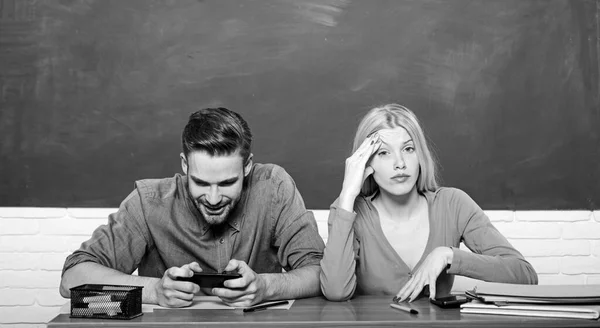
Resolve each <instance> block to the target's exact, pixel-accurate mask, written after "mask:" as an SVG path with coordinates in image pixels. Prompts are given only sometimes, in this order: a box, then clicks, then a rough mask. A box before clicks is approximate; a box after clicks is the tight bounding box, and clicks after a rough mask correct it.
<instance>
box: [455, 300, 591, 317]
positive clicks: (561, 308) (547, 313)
mask: <svg viewBox="0 0 600 328" xmlns="http://www.w3.org/2000/svg"><path fill="white" fill-rule="evenodd" d="M460 313H465V314H469V313H470V314H496V315H512V316H529V317H546V318H573V319H591V320H596V319H598V318H600V305H576V306H573V305H544V304H541V305H540V304H518V305H517V304H515V305H502V306H499V305H496V304H486V303H481V302H479V301H477V300H474V301H472V302H470V303H465V304H462V305H461V306H460Z"/></svg>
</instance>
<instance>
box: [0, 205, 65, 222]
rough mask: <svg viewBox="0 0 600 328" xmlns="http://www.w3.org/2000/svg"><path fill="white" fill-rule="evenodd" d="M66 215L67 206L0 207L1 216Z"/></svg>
mask: <svg viewBox="0 0 600 328" xmlns="http://www.w3.org/2000/svg"><path fill="white" fill-rule="evenodd" d="M66 215H67V209H66V208H53V207H0V217H2V218H34V219H36V218H62V217H64V216H66Z"/></svg>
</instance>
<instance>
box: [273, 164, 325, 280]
mask: <svg viewBox="0 0 600 328" xmlns="http://www.w3.org/2000/svg"><path fill="white" fill-rule="evenodd" d="M273 174H276V175H277V177H278V179H274V180H273V181H274V183H275V184H276V186H275V190H276V193H275V196H274V197H273V198H272V206H271V208H272V211H271V213H272V220H273V221H272V222H273V223H274V231H275V234H274V241H273V244H274V246H275V247H277V248H278V250H277V258H278V260H279V263H280V264H281V266H282V267H283V268H284V269H285V270H291V269H296V268H301V267H304V266H308V265H319V262H320V260H321V259H322V258H323V249H324V248H325V244H324V243H323V239H322V238H321V236H320V235H319V230H318V228H317V223H316V221H315V217H314V214H313V213H312V212H310V211H308V210H306V207H305V205H304V200H303V199H302V196H301V195H300V192H299V191H298V189H297V188H296V184H295V183H294V180H293V179H292V177H291V176H290V175H289V174H287V172H285V170H283V169H282V168H277V169H276V171H275V172H273Z"/></svg>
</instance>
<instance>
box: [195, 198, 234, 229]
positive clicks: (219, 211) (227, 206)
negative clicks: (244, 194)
mask: <svg viewBox="0 0 600 328" xmlns="http://www.w3.org/2000/svg"><path fill="white" fill-rule="evenodd" d="M238 201H239V199H235V200H231V199H230V200H229V201H228V202H226V203H223V202H222V203H221V204H218V205H217V206H210V205H209V204H206V203H205V202H203V201H202V200H201V199H196V200H195V201H194V202H195V203H196V207H197V208H198V210H199V211H200V214H202V216H203V217H204V219H205V220H206V222H207V223H208V224H209V225H211V226H217V225H221V224H223V223H225V222H226V221H227V219H228V218H229V214H230V213H231V211H233V209H234V208H235V205H237V203H238Z"/></svg>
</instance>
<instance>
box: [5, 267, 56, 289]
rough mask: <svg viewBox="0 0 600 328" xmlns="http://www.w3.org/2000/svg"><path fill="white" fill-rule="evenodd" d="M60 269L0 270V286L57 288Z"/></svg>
mask: <svg viewBox="0 0 600 328" xmlns="http://www.w3.org/2000/svg"><path fill="white" fill-rule="evenodd" d="M60 274H61V272H60V271H12V270H3V271H0V288H6V287H12V288H58V286H59V285H60Z"/></svg>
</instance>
